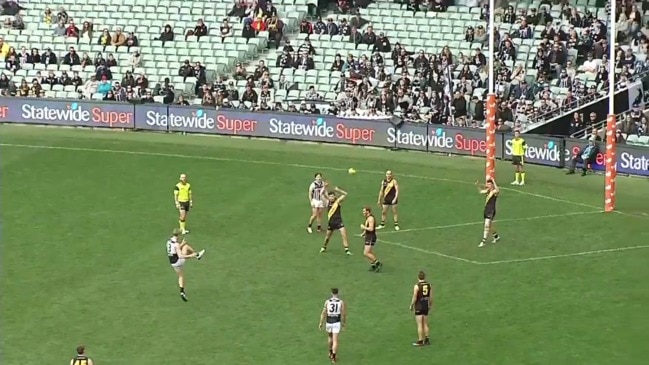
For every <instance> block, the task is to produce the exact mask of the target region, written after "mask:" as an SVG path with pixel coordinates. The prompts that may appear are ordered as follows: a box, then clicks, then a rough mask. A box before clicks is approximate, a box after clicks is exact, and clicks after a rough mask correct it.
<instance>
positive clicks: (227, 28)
mask: <svg viewBox="0 0 649 365" xmlns="http://www.w3.org/2000/svg"><path fill="white" fill-rule="evenodd" d="M219 32H220V33H221V43H225V38H227V37H231V36H232V26H231V25H230V23H229V22H228V19H227V18H224V19H223V23H221V26H220V27H219Z"/></svg>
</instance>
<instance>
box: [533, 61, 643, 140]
mask: <svg viewBox="0 0 649 365" xmlns="http://www.w3.org/2000/svg"><path fill="white" fill-rule="evenodd" d="M577 76H578V75H577ZM647 77H649V70H644V71H642V72H639V73H638V74H634V75H632V76H631V77H630V78H629V79H628V80H627V82H626V86H625V87H624V88H621V89H619V90H615V94H617V93H619V92H622V91H625V90H629V87H630V86H632V85H634V82H637V81H642V79H644V78H647ZM616 85H619V83H618V84H616ZM638 89H639V95H640V96H641V97H642V94H643V87H642V85H641V84H639V87H638ZM598 95H599V96H598V97H597V98H595V99H594V100H590V101H587V102H583V101H580V100H575V101H574V102H572V103H569V104H567V105H561V106H560V107H559V108H558V109H555V110H552V111H550V112H548V113H546V114H543V115H541V116H539V117H537V119H538V121H537V122H534V123H530V124H527V125H526V126H525V128H524V131H523V132H527V131H531V130H533V129H536V128H538V127H540V126H542V125H545V124H548V123H551V122H554V121H556V120H558V119H560V118H563V117H565V116H566V115H568V114H571V113H574V112H576V111H577V110H579V109H581V108H584V107H587V106H590V105H595V104H597V103H599V102H602V101H606V99H607V98H608V88H604V89H602V90H600V91H598ZM633 99H634V100H629V105H628V106H626V107H624V110H622V111H621V112H626V111H628V110H629V109H631V107H632V105H633V102H634V101H635V97H634V98H633ZM557 110H559V113H558V114H557Z"/></svg>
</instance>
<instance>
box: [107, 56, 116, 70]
mask: <svg viewBox="0 0 649 365" xmlns="http://www.w3.org/2000/svg"><path fill="white" fill-rule="evenodd" d="M106 67H108V68H111V67H117V60H116V59H115V56H113V54H112V53H109V54H108V58H107V59H106Z"/></svg>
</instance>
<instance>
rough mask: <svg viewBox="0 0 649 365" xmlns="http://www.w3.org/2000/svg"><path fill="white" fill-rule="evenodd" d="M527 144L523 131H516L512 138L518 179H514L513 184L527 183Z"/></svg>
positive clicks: (513, 160)
mask: <svg viewBox="0 0 649 365" xmlns="http://www.w3.org/2000/svg"><path fill="white" fill-rule="evenodd" d="M526 150H527V144H526V143H525V140H524V139H523V137H521V131H519V130H516V131H514V138H513V139H512V165H514V172H515V173H516V180H514V181H512V185H525V168H524V165H525V151H526Z"/></svg>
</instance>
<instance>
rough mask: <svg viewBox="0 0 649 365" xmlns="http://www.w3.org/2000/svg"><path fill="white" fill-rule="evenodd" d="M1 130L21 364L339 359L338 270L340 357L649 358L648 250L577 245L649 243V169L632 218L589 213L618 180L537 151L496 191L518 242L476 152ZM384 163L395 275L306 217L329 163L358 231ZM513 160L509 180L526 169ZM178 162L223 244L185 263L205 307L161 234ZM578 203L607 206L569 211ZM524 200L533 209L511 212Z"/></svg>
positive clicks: (631, 186) (514, 362) (387, 257)
mask: <svg viewBox="0 0 649 365" xmlns="http://www.w3.org/2000/svg"><path fill="white" fill-rule="evenodd" d="M0 143H2V144H3V145H2V146H1V147H0V148H1V155H0V166H1V168H2V175H3V176H2V177H3V179H2V208H3V209H2V221H3V227H2V228H3V232H2V234H3V236H2V238H3V240H2V259H3V260H2V278H1V281H0V292H1V293H2V294H0V305H1V311H2V312H1V314H2V346H3V348H2V352H3V357H4V358H3V360H4V363H6V364H17V363H20V364H22V365H29V364H42V363H49V364H54V363H64V362H65V361H68V359H69V358H70V357H71V356H72V352H73V349H74V347H75V346H76V345H78V344H79V343H84V344H86V345H87V346H88V349H89V353H90V355H91V356H92V357H94V359H95V361H96V362H97V363H98V364H124V363H128V364H138V365H148V364H151V365H153V364H156V365H158V364H190V363H191V364H206V365H208V364H266V365H273V364H277V365H280V364H296V365H297V364H299V365H309V364H326V363H327V359H326V353H327V350H326V343H325V336H324V334H323V333H322V332H318V331H317V324H318V316H319V312H320V309H321V306H322V302H323V301H324V300H325V299H326V297H327V294H328V290H329V288H331V287H332V286H337V287H339V288H340V289H341V291H342V297H343V299H345V300H346V301H347V302H348V306H349V326H348V328H347V329H346V330H345V332H344V333H343V336H342V343H341V347H340V352H339V356H340V360H341V361H340V363H342V364H386V365H387V364H391V365H392V364H410V363H422V364H424V363H425V364H458V365H459V364H461V365H479V364H499V365H510V364H511V365H520V364H543V365H546V364H571V365H572V364H588V365H595V364H602V365H610V364H625V365H631V364H644V363H645V361H646V358H647V356H649V351H648V350H647V347H646V344H647V343H648V342H649V335H647V331H646V329H647V328H649V316H647V311H646V309H647V304H648V303H649V286H648V285H647V284H646V283H647V277H648V276H649V264H647V262H649V250H646V249H634V250H620V251H607V252H600V253H593V254H583V255H574V256H565V255H570V254H578V253H583V252H591V251H598V250H608V249H616V248H624V247H631V246H640V245H647V244H649V230H648V229H647V228H646V227H647V225H648V223H649V219H647V217H645V216H642V214H643V213H644V214H646V212H647V211H648V208H647V207H648V206H649V205H648V204H647V203H648V200H647V191H648V189H647V187H648V186H649V185H648V184H647V180H644V179H630V178H619V179H618V189H619V190H618V193H617V199H618V206H619V209H620V210H621V211H623V212H626V213H628V214H603V213H592V212H595V211H597V210H599V209H600V208H599V207H601V205H602V201H603V179H602V177H601V176H597V175H593V176H587V177H584V178H582V177H579V176H565V175H564V174H563V172H562V171H560V170H556V169H550V168H543V167H537V166H529V167H528V186H525V187H522V188H510V187H509V186H508V185H507V186H506V189H505V190H504V191H503V193H502V194H501V198H500V199H499V210H498V214H499V215H498V218H499V219H501V220H502V222H501V223H500V224H499V232H500V234H501V235H502V237H503V239H502V241H501V242H502V243H499V244H498V245H497V246H491V247H487V248H485V249H478V248H477V244H478V242H479V238H480V236H481V226H480V225H479V224H473V223H474V222H479V221H480V220H481V219H482V211H481V210H482V203H483V198H482V197H481V196H479V195H477V193H476V191H475V187H474V186H472V181H474V180H476V179H480V178H481V176H483V174H484V162H483V161H481V160H477V159H468V158H459V157H440V156H437V155H428V154H421V153H406V152H388V151H382V150H373V149H360V148H347V147H337V146H323V145H305V144H295V143H282V142H275V141H254V140H246V139H228V138H215V137H200V136H180V135H162V134H138V133H117V132H98V131H87V130H66V129H53V128H36V127H14V126H0ZM8 145H9V146H8ZM16 145H29V146H56V147H60V148H47V149H46V148H34V147H26V146H22V147H21V146H16ZM110 151H131V152H132V153H122V152H114V153H111V152H110ZM313 166H320V167H318V168H316V167H313ZM348 167H354V168H356V169H357V170H359V173H358V174H356V175H348V174H347V172H346V171H347V168H348ZM385 169H392V170H394V171H395V173H396V174H397V178H398V179H399V182H400V186H401V190H402V192H401V199H400V200H401V207H400V208H401V225H402V229H403V231H402V232H399V233H394V232H392V231H391V229H387V230H385V231H381V232H379V239H381V240H383V241H382V242H380V243H379V244H378V246H377V247H376V250H377V253H378V255H379V257H381V258H382V260H383V261H384V263H385V268H384V272H382V273H380V274H374V273H369V272H367V266H368V264H367V263H366V262H365V261H364V259H363V258H362V242H361V241H360V238H358V237H355V238H353V239H352V243H353V251H354V253H355V256H353V257H345V256H344V255H343V253H342V249H341V248H340V241H339V238H338V237H336V238H335V239H334V240H333V241H332V243H331V250H330V252H329V253H327V254H324V255H320V254H318V249H319V247H320V245H321V240H322V237H321V236H319V235H315V234H314V235H308V234H306V232H305V230H304V228H305V219H306V218H307V214H308V210H309V208H308V204H307V200H306V188H307V186H308V183H309V182H310V178H311V177H312V175H313V173H314V172H316V171H318V170H319V171H322V172H323V173H324V174H325V176H326V177H327V179H328V180H330V181H331V182H333V183H334V184H336V185H339V186H341V187H343V188H345V189H346V190H348V191H349V193H350V196H349V198H348V201H347V202H346V203H345V204H344V207H343V216H344V217H345V221H346V223H347V226H348V227H351V229H350V231H351V232H352V233H355V232H356V230H355V229H354V227H356V226H357V225H358V224H360V223H361V221H362V217H361V207H362V206H363V205H366V204H373V203H375V201H376V193H377V191H378V186H379V181H380V179H381V172H382V171H384V170H385ZM498 171H499V176H500V181H501V182H502V183H503V184H504V185H505V184H507V183H508V182H509V181H510V178H511V177H512V176H511V175H512V174H511V166H509V165H508V164H507V163H502V164H500V165H498ZM180 172H184V173H187V174H188V175H189V177H190V180H191V182H192V185H193V190H194V194H195V209H194V210H193V211H192V212H191V215H190V220H189V228H191V229H192V230H193V231H192V234H191V242H192V243H193V245H194V246H197V247H204V248H207V250H208V254H207V255H206V256H205V259H204V261H201V262H190V263H188V265H187V268H186V272H187V277H188V285H187V290H188V294H189V296H190V302H189V303H183V302H181V301H180V299H179V298H178V296H177V287H176V279H175V275H174V273H173V271H172V270H171V268H170V267H169V265H168V263H167V261H166V258H165V255H164V251H163V249H164V248H163V247H164V241H165V240H166V238H167V236H168V234H169V232H170V231H171V229H172V228H174V227H175V226H176V224H177V222H176V213H175V210H174V207H173V204H172V195H171V194H172V186H173V184H175V182H176V179H177V176H178V174H179V173H180ZM581 212H584V213H592V214H573V215H566V214H570V213H581ZM541 216H553V217H546V218H534V217H541ZM520 218H530V219H525V220H517V221H513V220H511V219H520ZM447 225H461V226H457V227H447V228H444V227H443V226H447ZM427 227H428V228H429V229H423V230H422V229H421V228H427ZM430 227H432V228H430ZM406 246H407V247H406ZM444 255H446V256H450V257H445V256H444ZM548 256H549V257H548ZM543 257H545V258H543ZM535 258H542V259H538V260H537V259H535ZM462 260H465V261H462ZM517 260H518V261H517ZM420 269H423V270H425V271H426V272H428V274H429V275H430V277H431V279H432V281H433V283H434V286H435V290H436V304H435V311H434V314H433V315H432V316H431V328H432V340H433V342H434V344H433V346H431V347H428V348H425V349H414V348H412V347H411V346H410V343H411V341H412V340H413V339H414V337H415V335H416V333H415V331H414V321H413V318H412V314H411V313H410V312H409V311H408V304H409V300H410V294H411V290H412V284H413V283H414V281H415V279H416V278H415V276H416V273H417V271H418V270H420ZM643 343H644V344H645V345H642V344H643Z"/></svg>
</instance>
